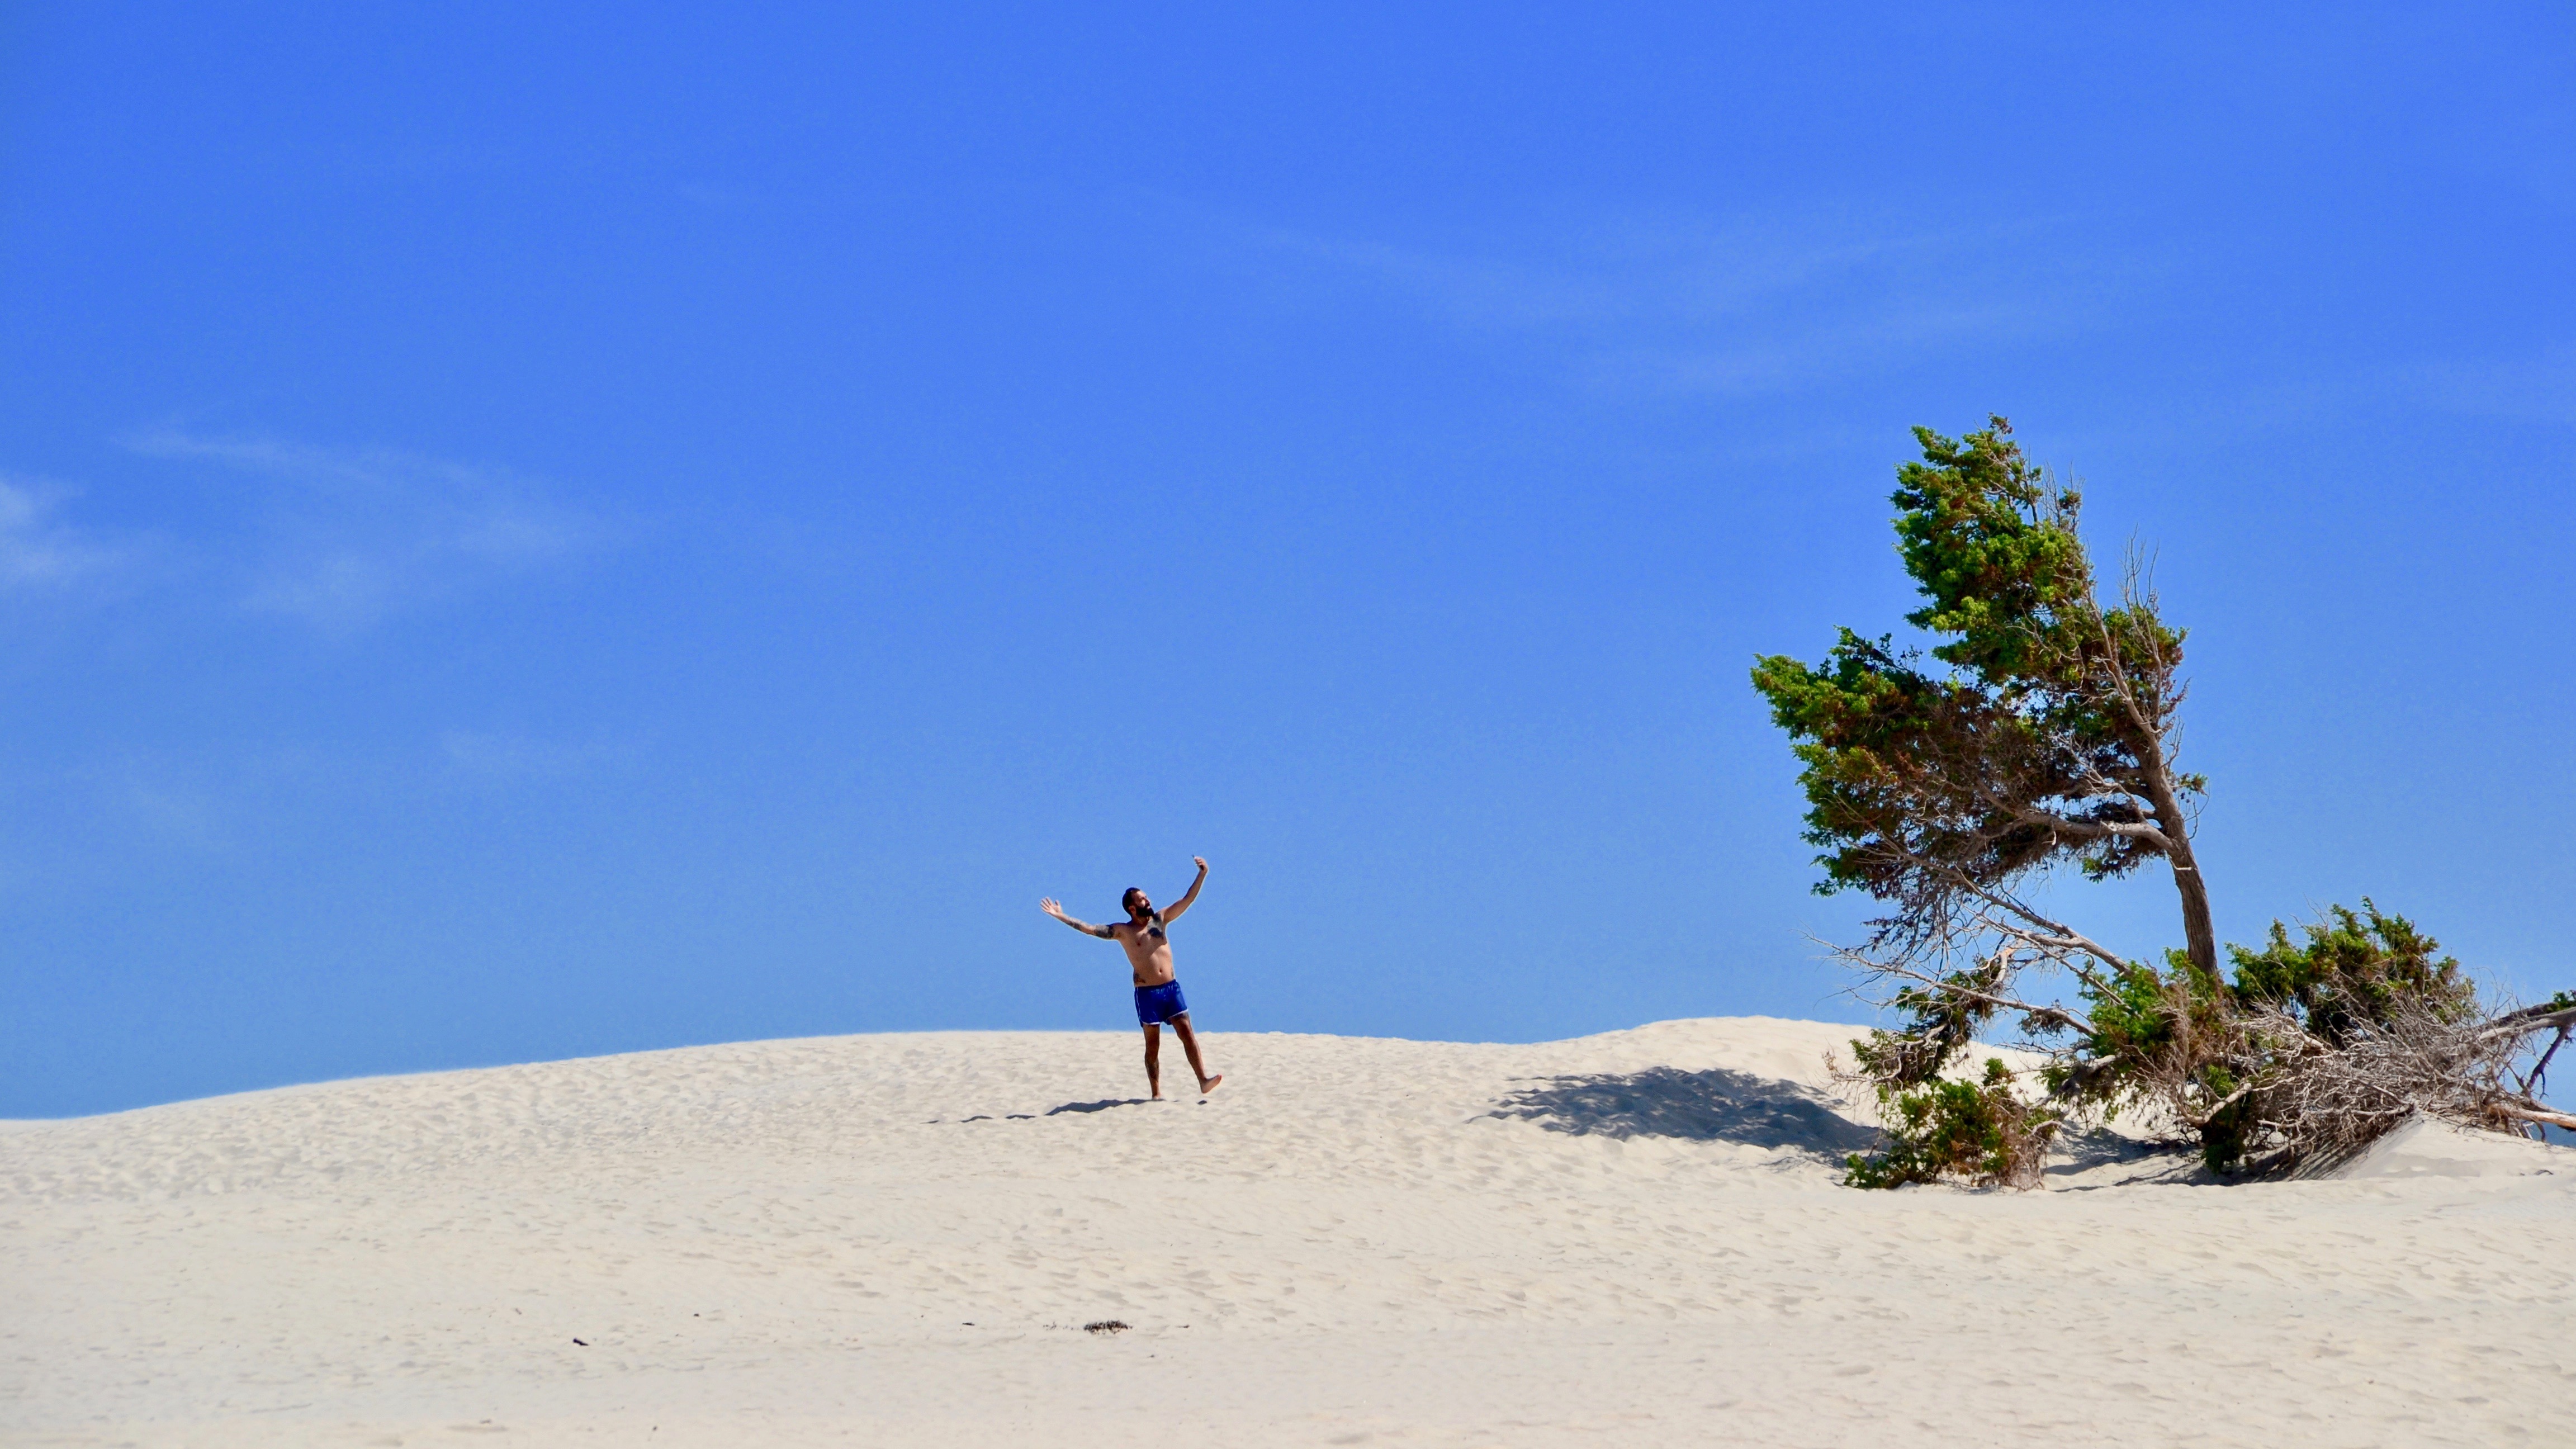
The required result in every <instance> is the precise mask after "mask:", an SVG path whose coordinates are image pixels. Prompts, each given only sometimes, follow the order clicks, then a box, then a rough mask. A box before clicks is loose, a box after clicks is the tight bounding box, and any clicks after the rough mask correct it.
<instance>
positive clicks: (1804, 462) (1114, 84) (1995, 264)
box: [0, 0, 2576, 1116]
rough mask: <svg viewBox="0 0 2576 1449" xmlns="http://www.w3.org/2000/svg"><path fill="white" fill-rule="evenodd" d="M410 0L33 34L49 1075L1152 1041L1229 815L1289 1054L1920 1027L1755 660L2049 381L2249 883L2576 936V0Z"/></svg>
mask: <svg viewBox="0 0 2576 1449" xmlns="http://www.w3.org/2000/svg"><path fill="white" fill-rule="evenodd" d="M376 8H377V7H349V6H321V5H316V6H309V7H295V6H287V5H244V6H230V7H210V6H180V5H167V6H159V5H129V4H118V3H105V0H102V3H93V4H84V5H79V6H68V5H29V6H20V7H16V8H14V9H13V10H12V12H11V13H10V16H9V18H8V19H7V21H6V28H5V29H0V45H5V55H0V66H5V84H0V146H4V147H5V154H0V645H5V648H0V661H5V662H0V669H5V676H0V678H5V687H0V998H5V1003H6V1009H5V1011H0V1115H6V1116H42V1115H57V1114H66V1113H78V1112H90V1111H99V1110H106V1109H112V1108H118V1107H125V1106H132V1105H138V1104H142V1103H147V1102H153V1101H162V1100H169V1099H173V1098H179V1097H186V1096H193V1095H199V1094H204V1093H210V1092H219V1091H229V1090H239V1089H244V1088H250V1087H258V1086H266V1085H272V1084H276V1083H281V1082H290V1081H301V1080H313V1079H319V1078H327V1077H334V1076H341V1075H349V1074H356V1073H369V1072H385V1071H407V1070H423V1069H436V1068H445V1067H453V1066H460V1065H468V1064H480V1063H491V1062H501V1061H513V1060H527V1059H535V1058H549V1057H560V1056H569V1055H578V1054H587V1053H598V1052H610V1051H623V1050H631V1049H639V1048H647V1047H657V1046H667V1045H676V1044H681V1043H688V1042H702V1041H713V1040H724V1039H733V1038H752V1037H769V1036H786V1035H809V1034H818V1033H832V1032H851V1031H885V1030H911V1029H923V1028H986V1027H1040V1028H1097V1027H1110V1028H1119V1029H1124V1028H1125V1027H1126V1026H1127V1025H1128V1023H1129V1022H1130V1021H1131V1020H1132V1018H1131V1017H1130V1016H1129V1015H1127V1014H1126V1002H1125V999H1124V998H1125V995H1126V992H1125V986H1124V980H1123V968H1122V965H1121V963H1120V961H1119V960H1118V958H1117V954H1116V952H1115V951H1114V950H1112V949H1111V948H1109V947H1106V946H1103V945H1101V944H1100V943H1097V942H1090V941H1085V940H1083V939H1081V938H1079V937H1077V936H1074V935H1072V934H1071V933H1068V932H1066V931H1064V930H1063V929H1062V928H1060V927H1057V926H1054V925H1052V924H1051V923H1049V922H1047V921H1046V920H1044V919H1043V918H1042V917H1040V916H1039V915H1038V913H1037V911H1036V909H1035V903H1036V900H1037V898H1038V897H1039V896H1040V895H1041V894H1055V895H1059V896H1062V897H1064V898H1065V899H1066V900H1067V901H1068V903H1069V904H1070V905H1071V906H1072V908H1073V909H1074V910H1075V911H1076V912H1077V913H1080V914H1085V915H1088V916H1091V917H1093V918H1095V919H1097V918H1101V917H1104V916H1106V915H1108V914H1109V913H1110V912H1111V911H1112V910H1113V909H1114V900H1115V896H1116V893H1117V891H1118V890H1119V889H1120V888H1121V887H1123V886H1126V885H1129V884H1131V883H1132V884H1141V885H1144V886H1145V887H1147V888H1148V889H1149V890H1153V891H1155V892H1157V893H1158V894H1160V895H1164V896H1168V895H1169V894H1170V893H1171V892H1174V891H1176V890H1178V889H1179V888H1180V886H1181V885H1183V884H1184V883H1185V881H1186V879H1187V875H1188V870H1189V867H1188V859H1189V857H1190V855H1192V854H1193V853H1199V854H1204V855H1206V856H1208V857H1209V858H1210V859H1211V860H1212V861H1213V862H1214V864H1215V867H1216V871H1215V875H1214V877H1213V879H1212V880H1211V882H1210V884H1209V887H1208V893H1207V895H1206V897H1205V899H1204V902H1203V904H1202V906H1201V907H1200V909H1199V911H1198V912H1197V913H1196V914H1194V915H1193V916H1192V917H1191V919H1190V920H1189V922H1188V923H1187V925H1186V926H1185V928H1184V929H1183V930H1182V931H1181V932H1179V933H1177V935H1178V941H1177V944H1178V946H1179V950H1180V965H1181V968H1182V978H1183V980H1184V981H1185V982H1186V983H1187V985H1188V986H1189V988H1190V992H1191V997H1192V1001H1193V1004H1194V1005H1195V1006H1196V1007H1197V1008H1198V1011H1197V1015H1198V1017H1199V1018H1200V1020H1201V1025H1202V1026H1204V1027H1206V1028H1207V1029H1208V1030H1210V1031H1211V1032H1214V1033H1217V1034H1218V1036H1217V1038H1216V1040H1217V1043H1218V1045H1217V1047H1216V1050H1217V1051H1218V1053H1219V1055H1220V1059H1221V1057H1222V1050H1223V1048H1222V1034H1223V1033H1226V1032H1231V1031H1247V1030H1293V1031H1336V1032H1356V1033H1388V1034H1402V1035H1410V1036H1435V1037H1456V1038H1490V1039H1535V1038H1546V1037H1555V1036H1562V1035H1571V1034H1575V1033H1581V1032H1589V1031H1598V1030H1604V1029H1610V1028H1615V1027H1621V1026H1629V1025H1635V1024H1637V1023H1640V1022H1644V1021H1648V1020H1654V1019H1658V1018H1664V1017H1673V1016H1685V1015H1704V1014H1717V1013H1739V1012H1768V1013H1775V1014H1783V1015H1795V1016H1832V1017H1844V1018H1849V1017H1852V1016H1854V1015H1855V1014H1856V1013H1857V1011H1858V1008H1857V1007H1855V1006H1854V1005H1853V1004H1852V1003H1851V1002H1849V1001H1847V1000H1844V999H1841V998H1839V997H1837V996H1836V994H1835V993H1836V992H1837V991H1838V990H1840V989H1841V987H1842V986H1843V985H1844V982H1843V981H1842V980H1841V979H1840V978H1839V977H1838V976H1837V975H1836V973H1835V972H1834V971H1833V970H1832V969H1831V968H1829V967H1827V966H1825V965H1823V964H1821V963H1819V962H1818V960H1817V959H1816V955H1817V950H1816V947H1815V946H1814V945H1813V944H1812V943H1811V942H1810V941H1809V940H1808V939H1807V937H1806V934H1805V933H1809V932H1814V933H1820V934H1824V935H1833V934H1835V933H1837V932H1841V931H1845V930H1847V929H1848V928H1849V926H1850V924H1851V923H1852V922H1853V921H1854V919H1856V917H1857V916H1858V915H1859V914H1861V913H1862V912H1861V909H1860V907H1859V906H1857V905H1855V904H1853V903H1850V902H1846V901H1843V900H1820V899H1817V898H1815V897H1813V896H1811V895H1808V894H1807V893H1806V891H1805V887H1806V885H1807V883H1808V881H1809V880H1810V879H1811V877H1812V872H1811V870H1810V868H1809V866H1808V864H1807V859H1806V858H1807V855H1808V853H1809V852H1808V850H1807V848H1806V847H1804V846H1803V845H1801V844H1800V842H1799V841H1798V839H1797V828H1798V820H1797V813H1798V803H1797V797H1796V793H1795V789H1794V782H1793V769H1794V767H1793V763H1792V761H1791V760H1790V758H1789V755H1788V752H1787V750H1786V748H1785V745H1784V744H1783V742H1782V740H1781V739H1780V738H1779V737H1778V735H1777V734H1776V733H1775V732H1774V731H1773V730H1772V729H1771V728H1770V726H1769V724H1768V722H1767V720H1766V719H1765V717H1764V715H1763V713H1762V710H1761V709H1760V707H1759V702H1758V701H1757V700H1756V699H1755V697H1754V696H1753V694H1752V692H1751V691H1750V689H1749V688H1748V687H1747V686H1746V683H1745V674H1746V669H1747V666H1748V665H1749V663H1750V661H1751V659H1752V658H1753V656H1754V655H1756V654H1757V653H1767V652H1775V651H1781V652H1792V653H1798V654H1801V655H1805V656H1810V657H1812V656H1814V655H1816V654H1818V653H1820V652H1821V651H1822V650H1823V649H1824V648H1825V647H1826V646H1827V645H1828V644H1829V643H1830V642H1831V639H1832V631H1833V629H1834V626H1836V625H1837V624H1843V623H1849V624H1852V625H1854V626H1856V627H1861V628H1865V629H1870V630H1873V631H1874V630H1878V629H1882V628H1887V627H1892V626H1893V625H1894V624H1895V622H1896V620H1897V617H1898V615H1899V614H1900V613H1901V612H1902V611H1903V610H1904V609H1905V608H1906V607H1908V601H1907V594H1906V591H1905V589H1904V587H1903V580H1902V578H1901V576H1900V575H1899V573H1898V570H1897V567H1896V562H1895V559H1894V556H1893V553H1892V550H1891V547H1890V536H1889V534H1888V531H1887V518H1888V514H1889V511H1890V510H1889V506H1888V504H1887V501H1886V495H1887V492H1888V490H1889V488H1890V486H1891V483H1892V468H1893V465H1894V464H1895V463H1896V461H1898V460H1899V459H1900V458H1901V457H1903V456H1905V454H1906V452H1907V447H1908V439H1907V435H1906V428H1907V427H1908V426H1909V425H1911V424H1915V423H1925V424H1931V425H1934V426H1937V427H1940V428H1942V429H1943V430H1944V431H1948V432H1954V433H1955V432H1958V431H1961V430H1963V429H1965V428H1968V427H1971V426H1974V425H1976V424H1977V422H1978V421H1979V420H1980V419H1982V418H1983V416H1984V415H1985V414H1986V413H1987V412H1989V411H1998V412H2002V413H2005V414H2007V415H2009V416H2010V417H2011V418H2012V419H2013V420H2014V422H2015V424H2016V426H2017V427H2018V429H2019V431H2020V434H2021V436H2022V438H2023V439H2024V441H2025V442H2026V443H2027V444H2028V445H2029V447H2030V448H2031V449H2032V451H2033V452H2034V453H2036V454H2037V455H2038V456H2040V457H2042V458H2044V459H2046V460H2048V461H2050V462H2051V463H2053V464H2056V465H2058V466H2060V467H2062V468H2065V469H2067V470H2069V471H2071V472H2073V473H2076V474H2079V475H2081V476H2082V477H2083V478H2084V479H2085V480H2086V483H2087V489H2088V498H2089V500H2090V511H2089V520H2090V527H2091V530H2092V534H2093V538H2094V540H2095V542H2096V545H2097V547H2098V548H2100V549H2102V550H2104V551H2106V552H2116V551H2117V550H2118V549H2120V548H2121V547H2122V546H2123V545H2124V544H2125V543H2127V542H2128V541H2129V540H2131V539H2133V538H2134V539H2136V540H2138V541H2140V542H2141V543H2142V544H2145V545H2148V546H2151V547H2152V548H2154V549H2155V550H2156V557H2157V559H2158V578H2159V581H2160V583H2161V585H2162V588H2163V591H2164V597H2165V601H2166V605H2167V607H2168V609H2169V611H2170V613H2171V615H2172V616H2173V617H2174V618H2175V619H2177V620H2178V621H2180V622H2182V623H2184V624H2186V625H2188V626H2190V627H2191V628H2192V630H2193V634H2192V641H2191V650H2192V673H2193V676H2194V679H2195V692H2194V696H2193V700H2192V703H2191V706H2190V713H2189V735H2188V738H2187V750H2188V759H2189V760H2190V762H2191V763H2192V764H2193V765H2194V766H2196V767H2197V768H2200V769H2203V770H2206V771H2207V772H2209V773H2210V774H2211V775H2212V777H2213V780H2214V788H2213V791H2212V795H2211V799H2210V804H2209V809H2208V811H2207V814H2206V816H2205V817H2204V820H2203V823H2202V833H2201V850H2202V854H2203V858H2204V861H2205V862H2206V863H2207V866H2208V869H2209V870H2210V873H2211V883H2212V890H2213V897H2214V904H2215V906H2216V910H2217V914H2218V918H2219V924H2220V928H2221V932H2222V935H2223V936H2226V937H2229V938H2233V939H2237V940H2249V939H2252V938H2254V937H2256V936H2257V935H2258V934H2259V933H2260V932H2261V930H2262V929H2263V927H2264V925H2265V923H2266V922H2268V921H2269V920H2270V919H2272V918H2273V917H2274V916H2291V917H2297V916H2300V915H2303V914H2306V913H2309V912H2311V911H2313V910H2314V909H2315V908H2317V907H2318V906H2321V905H2322V904H2324V903H2325V902H2328V901H2332V900H2343V901H2352V900H2355V899H2357V898H2358V897H2360V896H2362V895H2364V894H2370V895H2373V896H2375V897H2376V898H2377V899H2378V900H2379V901H2380V902H2381V903H2382V904H2383V905H2385V906H2390V907H2394V908H2396V909H2399V910H2402V911H2404V912H2406V913H2408V914H2410V915H2412V916H2414V917H2415V918H2416V919H2417V920H2419V921H2420V922H2421V923H2423V924H2424V925H2426V926H2427V927H2428V928H2429V929H2431V930H2432V931H2433V932H2434V933H2435V934H2436V935H2438V936H2439V937H2441V938H2442V939H2443V941H2444V942H2445V943H2446V944H2447V945H2448V946H2450V947H2451V948H2452V949H2454V950H2455V951H2457V952H2458V953H2459V954H2460V955H2461V956H2462V958H2463V959H2464V960H2465V961H2466V962H2467V964H2468V965H2469V966H2470V967H2471V968H2472V969H2473V971H2474V972H2475V973H2476V974H2477V975H2478V976H2479V977H2480V978H2481V979H2483V980H2487V981H2489V982H2491V983H2493V984H2495V985H2498V986H2502V987H2509V988H2512V989H2515V990H2518V991H2521V992H2524V993H2526V994H2530V993H2545V992H2546V991H2547V990H2549V989H2553V988H2555V987H2559V986H2565V985H2570V984H2576V967H2571V964H2570V958H2569V956H2568V954H2567V952H2566V950H2565V945H2564V942H2565V934H2564V929H2563V924H2562V923H2561V921H2560V920H2559V916H2560V915H2561V913H2562V908H2563V904H2564V902H2565V901H2567V900H2568V899H2569V898H2570V897H2571V894H2576V848H2571V846H2570V844H2569V836H2568V835H2567V832H2566V831H2565V830H2564V829H2563V828H2562V826H2561V825H2560V821H2561V820H2562V818H2563V817H2564V816H2565V814H2566V813H2567V811H2568V809H2569V808H2570V805H2571V803H2576V801H2571V795H2576V763H2572V762H2571V761H2576V755H2572V754H2571V752H2570V751H2569V750H2568V748H2567V744H2566V721H2567V720H2568V719H2569V718H2570V716H2571V713H2576V689H2571V687H2570V685H2569V683H2568V679H2567V675H2566V673H2565V671H2564V670H2562V669H2560V668H2558V667H2557V665H2556V661H2557V659H2558V657H2559V656H2560V655H2561V654H2562V653H2563V652H2564V649H2565V639H2566V634H2567V623H2566V620H2567V619H2568V617H2569V614H2570V611H2571V605H2576V582H2572V581H2576V571H2571V570H2570V568H2569V567H2568V565H2567V556H2568V549H2569V547H2570V545H2571V544H2576V501H2572V500H2576V495H2571V491H2570V488H2569V483H2570V471H2571V463H2572V462H2576V306H2571V302H2576V265H2571V263H2576V247H2571V244H2570V243H2571V239H2576V18H2571V13H2570V12H2569V11H2568V10H2566V9H2565V7H2563V6H2556V5H2542V4H2533V5H2520V6H2482V5H2459V6H2445V7H2438V8H2434V7H2395V6H2332V7H2327V6H2316V7H2309V8H2307V9H2305V10H2304V11H2302V10H2297V9H2294V8H2290V7H2265V8H2264V12H2265V13H2260V14H2257V13H2249V10H2250V8H2249V7H2243V6H2210V7H2201V8H2190V7H2089V8H2088V7H2075V6H2059V5H2051V6H2031V7H2026V8H2012V7H1969V8H1945V7H1938V6H1926V5H1922V4H1907V5H1902V6H1887V7H1867V6H1852V7H1843V8H1837V9H1819V8H1816V7H1788V6H1783V7H1772V8H1760V9H1757V8H1753V7H1713V6H1670V7H1660V8H1659V7H1628V8H1623V9H1619V10H1615V11H1605V12H1580V11H1578V10H1574V9H1568V8H1564V7H1548V8H1535V7H1519V8H1514V7H1501V6H1472V7H1467V6H1461V7H1449V8H1433V7H1417V8H1411V9H1408V10H1406V11H1405V12H1404V13H1402V14H1390V13H1389V8H1388V7H1383V6H1365V7H1362V6H1349V7H1332V6H1319V5H1312V4H1309V5H1300V6H1293V7H1291V6H1280V7H1269V8H1261V7H1251V6H1228V7H1207V6H1195V5H1174V6H1169V7H1163V8H1155V7H1148V6H1137V7H1125V8H1122V9H1117V10H1114V11H1110V10H1102V11H1098V12H1094V13H1089V14H1083V13H1077V12H1076V11H1075V10H1074V9H1073V8H1072V7H1056V6H1044V7H1040V6H1032V7H1027V8H1022V9H1010V8H1000V7H981V6H962V5H961V6H935V7H933V6H924V7H917V8H915V9H914V11H913V12H912V13H911V14H909V15H906V14H903V13H899V12H898V11H897V9H896V8H895V7H849V6H810V7H793V6H770V7H756V8H754V7H734V6H727V7H717V6H703V7H693V8H683V7H626V8H622V9H612V8H608V7H581V8H574V7H565V6H560V5H552V4H546V3H530V0H519V3H514V4H511V5H506V6H503V5H490V6H477V5H452V6H442V7H435V8H434V9H429V8H424V9H423V10H421V11H420V12H419V13H416V14H412V15H409V16H404V17H388V16H383V15H370V14H360V13H355V12H358V11H367V10H373V9H376ZM2054 899H2055V900H2056V901H2057V902H2058V904H2060V905H2061V906H2062V907H2063V908H2064V909H2065V910H2066V911H2068V912H2069V913H2070V914H2071V915H2075V916H2076V917H2077V918H2078V919H2079V920H2082V921H2084V922H2085V923H2087V924H2091V925H2095V926H2098V927H2099V928H2100V931H2101V932H2102V933H2104V934H2107V935H2109V936H2111V937H2113V938H2114V939H2117V940H2119V941H2120V942H2122V943H2123V944H2124V945H2127V946H2130V947H2133V948H2134V949H2137V950H2140V951H2147V950H2153V949H2158V948H2161V947H2163V946H2165V945H2169V944H2173V943H2174V942H2175V941H2176V940H2177V939H2178V935H2179V932H2178V928H2177V923H2176V921H2175V919H2174V914H2173V907H2172V903H2171V892H2170V889H2169V887H2168V886H2166V885H2165V884H2163V883H2161V882H2156V881H2144V882H2140V883H2135V884H2131V885H2126V886H2122V887H2118V888H2112V889H2100V888H2090V887H2082V886H2080V885H2079V886H2069V887H2066V888H2064V889H2062V890H2060V891H2059V892H2058V894H2057V895H2056V896H2055V897H2054ZM1220 1064H1221V1060H1220Z"/></svg>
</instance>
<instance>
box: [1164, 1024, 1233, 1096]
mask: <svg viewBox="0 0 2576 1449" xmlns="http://www.w3.org/2000/svg"><path fill="white" fill-rule="evenodd" d="M1172 1030H1174V1031H1177V1032H1179V1033H1180V1034H1181V1050H1182V1051H1185V1052H1187V1053H1189V1054H1190V1070H1191V1071H1193V1072H1196V1073H1197V1074H1198V1078H1199V1095H1200V1096H1202V1097H1204V1096H1206V1095H1207V1094H1208V1093H1210V1092H1213V1091H1215V1090H1216V1084H1217V1083H1219V1082H1222V1081H1224V1080H1225V1078H1223V1077H1211V1076H1209V1075H1208V1072H1207V1067H1206V1065H1205V1064H1204V1063H1202V1062H1200V1061H1199V1038H1198V1034H1197V1033H1196V1032H1193V1031H1191V1030H1190V1014H1189V1013H1188V1012H1186V1011H1184V1012H1182V1013H1181V1014H1180V1015H1178V1016H1176V1017H1173V1018H1172ZM1146 1060H1147V1061H1152V1060H1153V1057H1152V1056H1151V1055H1150V1054H1149V1055H1148V1056H1147V1057H1146ZM1155 1095H1156V1096H1161V1095H1162V1092H1161V1089H1159V1088H1157V1089H1156V1091H1155Z"/></svg>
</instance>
